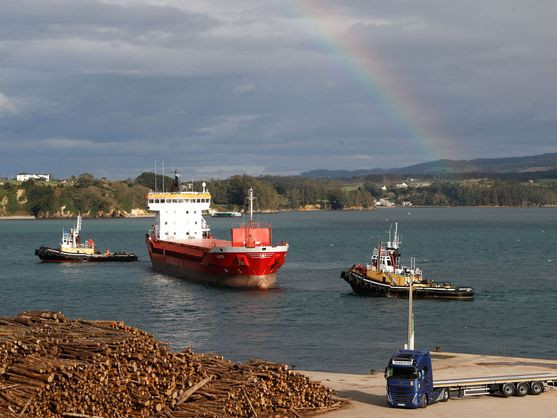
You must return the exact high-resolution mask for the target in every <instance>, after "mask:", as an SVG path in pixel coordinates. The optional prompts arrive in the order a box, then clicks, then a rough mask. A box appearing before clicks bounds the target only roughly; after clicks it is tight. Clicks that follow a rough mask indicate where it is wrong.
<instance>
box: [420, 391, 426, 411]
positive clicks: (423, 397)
mask: <svg viewBox="0 0 557 418" xmlns="http://www.w3.org/2000/svg"><path fill="white" fill-rule="evenodd" d="M426 406H427V395H426V394H425V393H422V396H421V397H420V408H425V407H426Z"/></svg>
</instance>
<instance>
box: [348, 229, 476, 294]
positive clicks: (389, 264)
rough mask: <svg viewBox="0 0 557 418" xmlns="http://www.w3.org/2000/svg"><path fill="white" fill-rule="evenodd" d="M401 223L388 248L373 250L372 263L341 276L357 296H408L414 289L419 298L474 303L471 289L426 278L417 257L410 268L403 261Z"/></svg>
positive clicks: (412, 260) (379, 246) (385, 246)
mask: <svg viewBox="0 0 557 418" xmlns="http://www.w3.org/2000/svg"><path fill="white" fill-rule="evenodd" d="M400 244H401V240H400V236H399V235H398V223H395V231H394V239H391V231H390V230H389V241H388V242H387V244H386V245H383V243H381V242H379V243H378V244H377V248H374V249H373V254H372V256H371V260H370V261H371V263H370V264H366V265H365V266H364V265H361V264H358V265H354V266H352V267H351V268H349V269H348V270H345V271H343V272H342V273H341V274H340V277H342V278H343V279H344V280H345V281H346V282H347V283H348V284H349V285H350V286H351V287H352V290H353V291H354V293H357V294H360V295H370V296H399V297H404V298H406V297H408V295H409V293H410V286H412V291H413V295H414V297H416V298H424V299H456V300H471V299H473V298H474V290H473V289H472V288H471V287H458V286H453V285H452V284H451V283H449V282H442V283H438V282H436V281H434V280H429V279H425V278H424V277H423V276H422V271H421V270H420V269H419V268H417V267H416V263H415V260H414V258H413V257H412V258H411V259H410V267H407V266H403V265H402V264H401V262H400V252H399V250H398V249H399V246H400Z"/></svg>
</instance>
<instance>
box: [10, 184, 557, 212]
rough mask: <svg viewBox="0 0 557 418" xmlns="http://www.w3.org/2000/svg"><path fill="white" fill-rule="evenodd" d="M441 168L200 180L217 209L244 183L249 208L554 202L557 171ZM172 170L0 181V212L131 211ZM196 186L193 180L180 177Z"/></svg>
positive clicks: (233, 204)
mask: <svg viewBox="0 0 557 418" xmlns="http://www.w3.org/2000/svg"><path fill="white" fill-rule="evenodd" d="M554 174H556V175H554V176H552V175H551V174H550V173H545V174H543V175H541V174H539V173H528V175H526V174H524V173H519V174H513V173H503V174H477V173H476V174H475V175H474V174H472V173H464V174H461V175H457V174H454V173H453V174H447V175H445V176H443V177H431V176H422V177H419V178H408V177H403V176H400V175H367V176H360V177H353V178H350V179H339V178H336V179H330V178H308V177H304V176H259V177H253V176H248V175H238V176H232V177H230V178H228V179H213V180H207V181H206V183H207V188H208V189H209V191H210V192H211V195H212V198H213V206H214V207H215V208H217V209H234V210H237V209H241V208H243V206H244V203H245V196H246V194H247V191H248V189H249V188H250V187H251V188H253V189H254V193H255V195H256V196H257V201H256V208H257V209H259V210H263V211H276V210H312V209H324V210H347V209H371V208H375V207H377V206H396V205H403V206H514V207H540V206H555V205H557V180H555V179H556V178H557V173H554ZM171 184H172V178H170V177H164V181H163V178H162V176H157V177H156V179H155V175H154V173H142V174H140V175H139V176H138V177H137V178H135V179H127V180H122V181H113V180H108V179H106V178H95V177H94V176H93V175H91V174H88V173H84V174H81V175H79V176H77V177H75V176H72V177H70V178H67V179H64V180H54V181H51V182H43V181H33V180H29V181H25V182H16V181H13V180H4V181H0V216H18V215H32V216H35V217H39V218H42V217H46V218H48V217H74V216H76V215H77V214H78V213H81V214H82V216H85V217H119V216H137V215H144V214H146V213H147V207H146V199H145V197H146V195H147V193H148V191H149V190H154V189H155V188H156V189H157V190H163V187H164V189H165V190H169V189H170V187H171ZM182 187H183V188H185V189H186V190H187V189H188V188H191V187H193V189H194V190H200V189H201V182H194V184H193V186H192V185H191V184H183V185H182Z"/></svg>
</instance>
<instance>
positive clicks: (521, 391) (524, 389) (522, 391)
mask: <svg viewBox="0 0 557 418" xmlns="http://www.w3.org/2000/svg"><path fill="white" fill-rule="evenodd" d="M528 389H529V388H528V383H526V382H520V383H519V384H518V385H516V390H515V392H514V395H515V396H520V397H522V396H526V395H528Z"/></svg>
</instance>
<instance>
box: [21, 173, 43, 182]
mask: <svg viewBox="0 0 557 418" xmlns="http://www.w3.org/2000/svg"><path fill="white" fill-rule="evenodd" d="M16 180H17V181H27V180H44V181H50V174H28V173H19V174H18V175H17V177H16Z"/></svg>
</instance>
